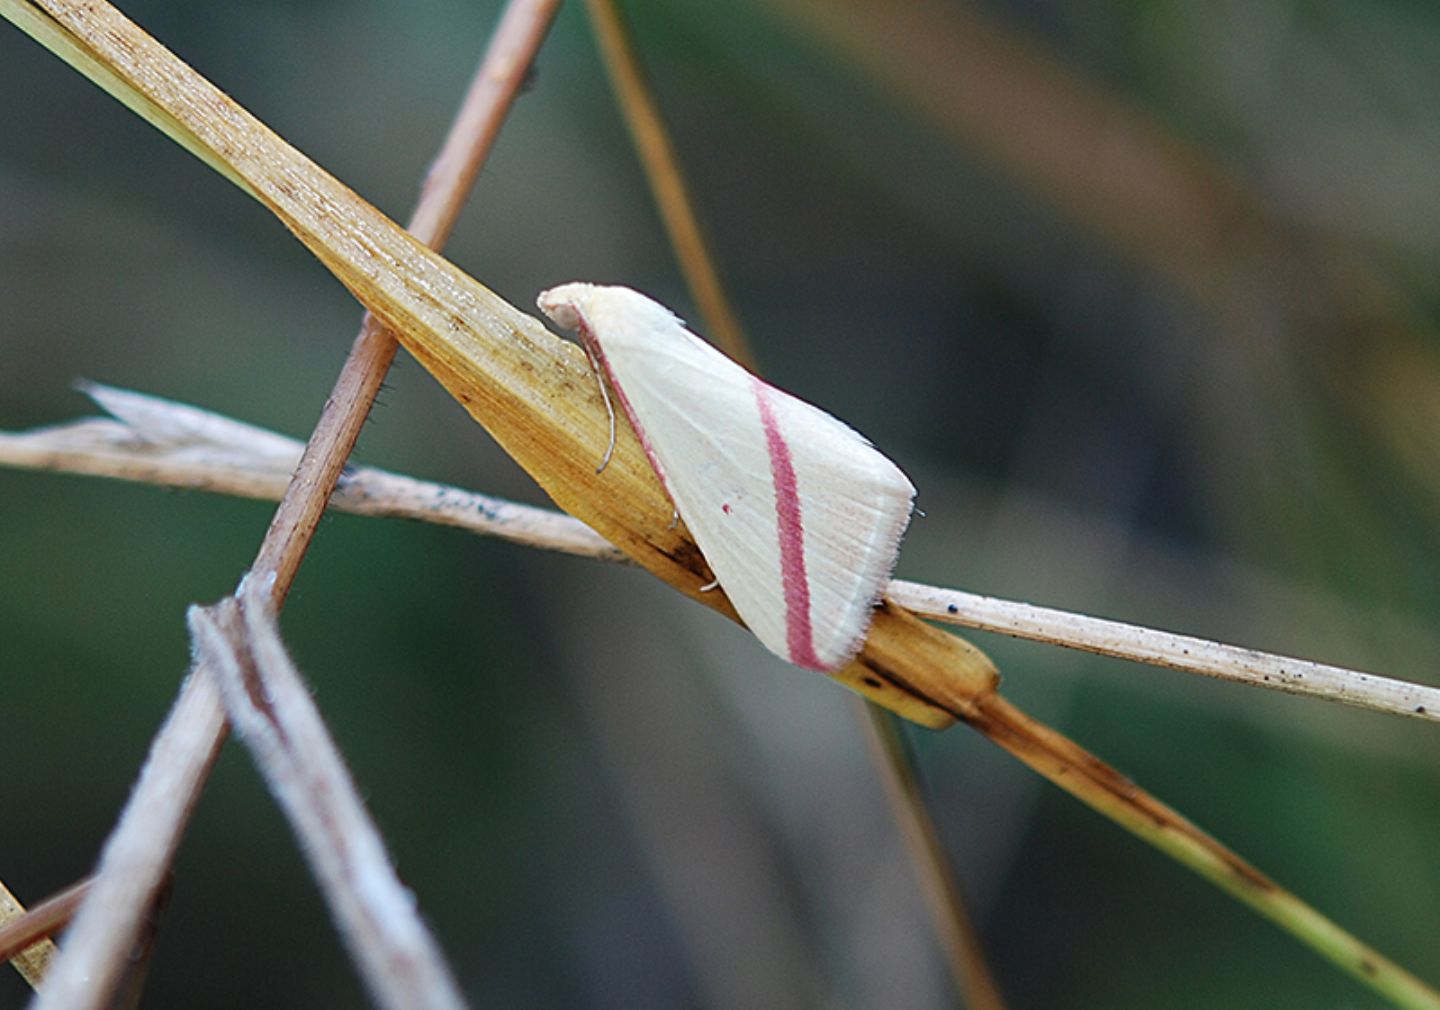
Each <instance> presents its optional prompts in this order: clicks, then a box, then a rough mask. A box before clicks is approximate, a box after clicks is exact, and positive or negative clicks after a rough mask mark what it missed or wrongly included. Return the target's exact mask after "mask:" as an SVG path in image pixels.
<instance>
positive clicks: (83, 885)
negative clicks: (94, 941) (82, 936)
mask: <svg viewBox="0 0 1440 1010" xmlns="http://www.w3.org/2000/svg"><path fill="white" fill-rule="evenodd" d="M3 888H4V885H0V890H3ZM89 889H90V881H89V880H82V881H80V882H79V883H78V884H71V885H70V886H69V887H67V888H65V889H64V890H63V891H59V892H57V893H55V894H52V895H50V897H48V898H46V899H45V900H44V901H42V902H40V903H39V904H38V905H35V906H34V907H33V908H31V909H29V910H28V911H24V910H22V911H21V913H20V914H19V915H17V916H16V917H15V918H12V919H9V920H7V921H6V922H5V925H3V926H0V961H9V960H11V959H13V958H15V957H16V955H18V954H19V953H20V952H21V951H23V950H25V949H26V948H27V947H30V946H31V945H33V944H37V943H39V942H40V941H41V940H44V939H45V938H46V937H51V936H54V935H55V934H56V933H58V932H59V931H60V930H62V929H64V928H65V926H66V924H67V923H69V922H70V919H71V917H72V916H74V914H75V909H76V908H78V907H79V905H80V899H81V898H83V897H85V894H86V892H87V891H88V890H89ZM4 893H5V894H7V895H8V894H9V893H10V892H9V891H5V892H4ZM12 897H13V896H12ZM15 905H16V907H18V905H19V903H18V902H16V903H15ZM37 952H38V951H37ZM16 968H17V969H19V968H20V965H19V964H16ZM24 977H25V981H27V982H29V983H30V984H31V986H34V987H36V988H38V987H39V984H40V980H39V979H37V978H31V977H30V976H29V975H28V974H26V975H25V976H24Z"/></svg>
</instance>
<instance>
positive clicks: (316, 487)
mask: <svg viewBox="0 0 1440 1010" xmlns="http://www.w3.org/2000/svg"><path fill="white" fill-rule="evenodd" d="M557 3H558V0H515V2H513V3H511V5H510V6H509V7H508V8H507V10H506V13H505V16H504V17H503V19H502V21H501V24H500V26H499V27H498V28H497V30H496V34H495V36H494V37H493V39H492V40H491V44H490V48H489V50H488V52H487V54H486V59H485V61H484V62H483V63H482V64H481V67H480V70H479V71H478V72H477V74H476V76H475V78H474V79H473V80H472V82H471V86H470V89H469V92H468V93H467V95H466V98H465V101H464V103H463V105H462V109H461V112H460V114H459V116H458V117H457V120H456V122H455V124H454V127H453V128H452V131H451V133H450V135H449V137H448V138H447V141H446V145H445V148H444V150H443V151H442V154H441V156H440V158H439V159H437V161H436V163H435V167H434V168H433V169H432V171H431V173H430V176H429V178H428V179H427V183H426V186H425V189H424V192H423V194H422V196H421V204H422V206H423V207H424V208H425V210H424V212H423V214H422V213H421V212H420V211H417V213H416V224H417V227H421V226H423V227H424V228H426V229H427V230H428V234H426V235H423V236H422V238H423V239H424V240H427V241H436V242H438V241H440V240H441V239H442V238H443V236H445V235H446V234H448V231H449V228H450V226H451V224H452V223H453V221H454V219H455V215H456V214H457V213H458V211H459V209H460V207H461V205H463V203H464V199H465V197H464V187H465V186H466V185H467V184H468V182H469V181H471V180H473V178H474V174H475V169H476V166H477V165H478V163H479V162H481V161H483V159H484V157H485V154H486V153H487V151H488V145H489V143H490V142H491V141H493V138H494V136H495V133H496V130H497V129H498V123H499V122H500V121H501V120H503V118H504V113H505V112H506V111H507V110H508V108H509V105H510V102H511V100H513V98H514V96H515V95H516V94H517V93H518V91H519V87H520V84H521V82H522V81H523V77H524V73H525V70H526V69H527V68H528V67H529V65H530V62H531V60H532V59H533V57H534V53H535V51H536V49H537V48H538V46H539V43H540V40H541V39H542V38H543V37H544V35H545V33H546V30H547V29H548V27H549V24H550V21H551V20H552V19H553V16H554V13H555V9H556V5H557ZM467 152H468V153H467ZM395 349H396V343H395V340H394V337H393V336H392V335H390V334H389V333H387V332H386V331H385V330H384V328H383V327H382V326H381V325H380V324H379V323H378V322H377V321H376V320H375V319H374V318H373V317H370V316H368V315H367V317H366V319H365V321H364V322H363V324H362V325H361V330H360V334H359V336H358V337H357V338H356V340H355V344H354V346H353V347H352V349H351V352H350V356H349V357H348V358H347V359H346V362H345V365H344V367H343V369H342V371H341V373H340V376H339V378H338V379H337V381H336V384H335V390H334V392H333V393H332V394H331V397H330V399H329V400H327V401H326V404H325V409H324V411H323V412H322V415H321V418H320V421H319V423H318V424H317V425H316V428H315V431H314V433H313V434H312V436H311V440H310V443H309V446H308V447H307V450H306V452H305V455H304V457H303V458H302V460H301V463H300V467H299V470H298V471H297V472H296V474H295V478H294V480H293V481H292V483H291V484H290V485H289V487H288V489H287V490H286V493H285V497H284V498H283V499H282V501H281V503H280V507H279V508H278V509H277V510H276V514H275V518H274V520H273V521H272V522H271V525H270V528H269V530H268V531H267V532H266V535H265V539H264V541H263V542H262V544H261V547H260V550H259V553H258V555H257V557H256V562H255V565H254V566H253V567H252V572H258V573H262V574H261V576H260V577H261V578H262V579H263V581H264V584H265V587H266V589H267V591H268V592H269V593H270V596H271V600H272V601H273V603H274V604H275V606H276V607H277V609H278V607H279V606H280V605H281V603H282V602H283V601H284V598H285V595H286V593H287V592H288V590H289V587H290V585H291V583H292V581H293V579H294V575H295V572H296V570H297V569H298V567H299V564H300V560H301V558H302V557H303V556H304V553H305V549H306V547H307V546H308V544H309V540H310V538H311V536H312V535H313V534H314V531H315V527H316V524H317V523H318V521H319V517H320V514H321V513H322V512H323V510H324V507H325V502H326V499H327V498H328V497H329V494H330V492H331V490H332V489H333V487H334V485H335V481H336V480H337V478H338V477H339V475H340V472H341V470H342V468H343V467H344V465H345V460H346V458H347V457H348V456H349V453H350V451H351V449H352V448H353V446H354V443H355V439H356V438H357V437H358V435H359V431H360V428H361V426H362V425H363V424H364V421H365V417H366V416H367V414H368V412H369V409H370V405H371V403H373V401H374V397H375V394H376V392H377V391H378V389H379V387H380V384H381V382H382V381H383V378H384V374H385V370H386V369H387V368H388V366H389V364H390V361H391V360H392V359H393V358H394V355H395ZM224 731H225V722H224V717H223V712H222V709H221V705H220V698H219V695H218V693H217V691H216V688H215V684H214V681H213V675H212V674H211V673H210V671H208V670H207V668H206V667H205V665H204V664H203V663H197V664H196V666H195V668H194V670H193V672H192V674H191V675H190V677H189V678H188V679H187V681H186V684H185V687H184V688H183V689H182V691H181V693H180V697H179V699H178V700H177V702H176V704H175V707H174V709H173V710H172V713H171V716H170V718H169V720H167V722H166V724H165V726H164V727H162V729H161V731H160V733H159V734H158V735H157V736H156V738H155V742H154V744H153V746H152V750H151V755H150V758H149V760H148V761H147V763H146V766H145V769H144V770H143V771H142V773H141V778H140V781H139V783H138V784H137V786H136V788H135V791H134V793H133V794H132V795H131V798H130V802H129V803H128V804H127V806H126V808H125V811H124V813H123V814H122V815H121V819H120V822H119V824H118V825H117V826H116V828H115V830H114V832H113V833H112V834H111V836H110V838H109V839H108V840H107V842H106V845H105V849H104V852H103V853H102V856H101V860H100V870H99V873H98V874H97V880H96V885H95V890H94V892H93V894H92V897H91V898H90V899H89V900H87V901H86V902H85V903H84V904H83V905H82V907H81V910H80V912H79V914H78V915H77V916H76V921H75V924H74V926H73V927H72V930H71V937H70V942H69V943H68V944H67V950H66V954H65V956H64V957H62V958H61V959H60V960H59V961H58V962H57V967H56V970H55V972H54V973H53V975H52V977H51V979H50V981H49V983H48V984H47V985H46V988H45V990H44V992H42V993H41V994H40V1000H39V1007H40V1010H60V1008H64V1010H79V1008H90V1007H98V1006H100V1005H102V1004H103V1002H104V1000H105V998H106V996H107V994H108V993H110V992H111V991H113V987H114V985H115V983H116V981H117V979H118V976H119V972H120V969H121V967H122V965H123V959H124V955H125V953H126V952H127V950H128V948H129V946H130V944H131V943H133V941H134V939H135V937H136V936H137V935H138V933H139V930H140V926H141V919H142V917H143V915H144V913H145V910H146V909H147V908H148V907H150V902H151V899H152V898H153V896H154V894H155V893H156V891H157V889H158V887H159V886H160V883H161V880H162V879H163V877H164V874H165V870H166V867H168V865H169V861H170V857H171V855H172V854H173V852H174V848H175V846H176V844H177V843H178V841H179V837H180V835H181V833H182V832H183V830H184V825H185V823H186V821H187V820H188V817H189V813H190V810H191V809H192V808H193V806H194V803H195V800H196V798H197V797H198V795H199V791H200V788H201V786H202V785H203V783H204V780H205V778H206V775H207V774H208V771H209V768H210V766H211V764H212V763H213V761H214V758H215V755H216V753H217V752H218V750H219V746H220V743H221V741H222V740H223V738H224Z"/></svg>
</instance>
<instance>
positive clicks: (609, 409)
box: [584, 342, 679, 518]
mask: <svg viewBox="0 0 1440 1010" xmlns="http://www.w3.org/2000/svg"><path fill="white" fill-rule="evenodd" d="M584 347H585V356H586V357H587V358H589V359H590V370H591V371H592V372H594V373H595V381H596V383H598V384H599V386H600V399H601V400H603V401H604V402H605V416H606V417H608V418H609V419H610V444H609V445H607V446H606V447H605V455H604V456H602V457H601V459H600V465H599V466H597V467H596V468H595V472H596V473H604V472H605V468H606V467H607V466H609V465H610V457H611V456H613V455H615V407H614V406H613V405H612V404H611V403H610V390H608V389H606V388H605V373H604V372H603V371H601V370H600V361H599V360H598V359H597V358H596V357H595V352H594V351H592V350H591V349H590V344H589V343H588V342H587V343H586V344H585V345H584ZM676 517H677V518H678V517H679V513H678V512H677V513H676Z"/></svg>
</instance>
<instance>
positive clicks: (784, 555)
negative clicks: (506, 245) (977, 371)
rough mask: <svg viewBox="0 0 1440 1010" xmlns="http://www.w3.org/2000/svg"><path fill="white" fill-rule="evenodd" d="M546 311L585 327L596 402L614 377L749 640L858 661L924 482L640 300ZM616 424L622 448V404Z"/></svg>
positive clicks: (573, 303) (572, 303) (565, 301)
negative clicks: (918, 483) (915, 481)
mask: <svg viewBox="0 0 1440 1010" xmlns="http://www.w3.org/2000/svg"><path fill="white" fill-rule="evenodd" d="M538 303H539V305H540V308H541V310H543V311H544V313H545V314H546V315H547V316H549V317H550V318H551V319H553V320H554V321H555V323H556V324H557V325H559V326H561V327H563V328H565V329H567V330H576V331H577V333H578V335H579V338H580V342H581V344H582V346H583V347H584V348H585V351H586V353H587V354H589V356H590V362H591V364H592V365H593V366H594V367H595V369H596V372H597V375H598V374H599V373H600V372H603V373H604V378H601V380H600V382H601V392H602V394H603V393H604V386H605V379H608V380H609V382H610V388H611V389H613V390H614V393H615V399H616V400H618V401H619V403H620V407H621V409H623V410H624V411H625V415H626V416H627V417H628V418H629V419H630V423H631V425H632V426H633V427H634V428H635V434H637V435H638V436H639V437H640V444H641V445H642V446H644V449H645V454H646V456H647V457H649V460H650V465H651V466H652V467H653V468H654V469H655V473H656V474H657V475H658V476H659V478H660V483H661V484H662V485H663V486H664V488H665V491H666V493H668V494H669V495H670V500H671V501H673V502H674V503H675V510H676V511H677V512H678V513H679V514H680V518H681V519H683V520H684V521H685V525H686V527H688V528H689V530H690V533H691V535H692V536H693V537H694V538H695V543H696V545H697V546H699V548H700V551H701V553H703V554H704V555H705V560H706V561H708V562H709V563H710V568H711V570H712V571H713V572H714V573H715V579H716V581H717V582H719V584H720V586H721V587H722V588H723V589H724V590H725V594H726V595H727V596H728V597H729V598H730V602H732V603H733V604H734V605H735V609H736V611H738V612H739V614H740V617H741V618H742V619H743V620H744V621H745V623H746V625H748V626H749V628H750V630H751V631H753V632H754V633H755V635H756V637H758V638H759V639H760V641H761V642H762V643H764V645H765V646H766V647H767V648H769V649H770V650H771V651H772V652H774V653H776V654H777V655H779V656H782V657H783V658H785V659H787V660H789V661H790V662H792V663H795V664H797V665H799V666H804V667H810V668H812V669H817V670H833V669H836V668H837V667H840V666H843V665H844V664H845V663H847V662H849V661H850V659H852V658H853V657H854V656H855V654H856V652H858V651H859V649H860V646H861V644H862V643H863V642H864V640H865V632H866V629H868V628H869V626H870V618H871V615H872V614H873V612H874V608H875V603H876V602H877V601H878V599H879V598H880V594H881V592H882V591H883V589H884V586H885V583H886V581H887V580H888V579H889V577H890V572H891V570H892V569H893V568H894V566H895V555H896V553H897V552H898V551H899V549H900V536H901V534H902V533H904V532H905V526H906V524H907V523H909V521H910V507H911V505H910V503H911V500H912V499H913V498H914V495H915V488H914V487H913V486H911V484H910V481H909V480H908V479H907V478H906V476H905V474H904V473H902V472H901V471H900V468H899V467H897V466H896V465H895V464H894V463H892V462H891V461H890V460H889V459H887V458H886V457H885V456H884V455H883V454H882V453H881V452H880V451H879V450H877V449H876V448H875V447H874V446H872V445H871V444H870V443H869V442H868V441H866V440H865V438H864V437H863V436H862V435H860V434H859V433H858V432H856V431H855V430H853V429H852V428H850V427H849V426H847V425H845V424H843V423H842V422H840V421H838V420H836V419H835V418H834V417H831V416H830V415H829V414H827V413H825V411H823V410H821V409H820V408H818V407H815V406H812V405H810V404H808V403H806V402H805V401H803V400H800V399H797V398H796V397H794V396H791V395H790V394H789V393H785V392H782V391H781V390H779V389H776V388H775V387H774V386H771V385H768V384H766V383H764V382H762V381H761V380H760V379H758V378H756V377H755V376H754V375H751V374H750V373H749V372H748V371H746V370H745V369H744V368H743V367H741V366H740V365H739V364H737V363H736V362H734V361H732V360H731V359H730V358H728V357H726V356H725V355H724V354H722V353H721V352H720V351H718V350H716V349H715V348H714V347H712V346H711V345H710V344H708V343H706V342H705V341H703V340H701V339H700V338H699V337H697V336H696V335H695V334H693V333H691V332H690V331H689V330H687V329H686V328H685V326H684V324H683V323H682V322H681V321H680V320H679V319H678V318H676V316H675V314H674V313H672V312H671V311H670V310H669V309H667V308H665V306H663V305H660V304H659V303H658V302H655V301H652V300H651V299H649V298H647V297H645V296H644V295H642V294H640V293H639V292H638V291H632V290H631V289H629V288H625V287H611V286H607V285H601V284H585V283H573V284H562V285H560V286H559V287H555V288H551V289H550V290H548V291H544V292H541V294H540V297H539V299H538ZM606 404H607V407H608V405H609V398H608V396H607V397H606ZM611 425H612V432H611V448H612V449H613V447H614V432H613V425H614V412H613V410H612V412H611ZM608 459H609V453H608V452H607V453H606V457H605V461H608ZM605 461H602V462H601V468H602V469H603V467H604V462H605Z"/></svg>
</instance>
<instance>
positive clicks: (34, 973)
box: [0, 883, 56, 988]
mask: <svg viewBox="0 0 1440 1010" xmlns="http://www.w3.org/2000/svg"><path fill="white" fill-rule="evenodd" d="M30 915H31V913H29V912H26V911H25V906H24V905H22V904H21V903H20V899H19V898H17V897H15V895H14V894H12V893H11V892H10V889H9V888H8V887H6V886H5V885H4V883H0V923H4V929H3V934H4V935H5V936H6V937H7V942H6V948H7V949H6V950H5V955H6V956H5V960H7V961H9V962H10V963H11V964H12V965H13V966H14V968H15V970H16V971H18V972H19V973H20V977H21V978H23V979H24V980H25V981H26V982H27V983H28V984H29V985H30V986H31V987H32V988H36V987H38V986H39V985H40V982H41V981H42V980H43V979H44V978H45V976H46V974H47V973H48V972H49V970H50V964H51V962H52V961H53V960H54V958H55V954H56V950H55V944H54V942H53V941H51V940H49V939H47V938H46V936H47V934H46V933H45V932H36V931H34V930H33V929H31V928H29V927H27V926H25V925H24V923H25V921H26V920H27V919H28V918H29V917H30ZM11 927H14V933H13V934H12V932H11ZM15 935H18V936H19V939H20V940H21V941H23V942H21V943H20V945H19V947H18V948H17V947H16V946H15V944H13V943H10V942H8V938H10V937H12V936H15Z"/></svg>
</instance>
